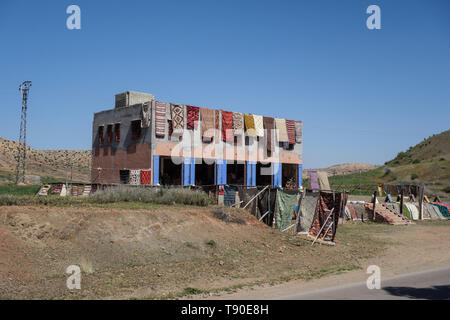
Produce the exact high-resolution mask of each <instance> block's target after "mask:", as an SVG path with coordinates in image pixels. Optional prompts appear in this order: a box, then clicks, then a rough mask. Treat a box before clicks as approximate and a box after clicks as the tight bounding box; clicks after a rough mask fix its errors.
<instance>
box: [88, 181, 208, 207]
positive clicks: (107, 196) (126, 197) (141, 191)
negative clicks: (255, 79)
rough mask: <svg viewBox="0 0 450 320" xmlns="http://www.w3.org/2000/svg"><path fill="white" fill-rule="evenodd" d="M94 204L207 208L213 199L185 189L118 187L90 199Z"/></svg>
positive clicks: (199, 192)
mask: <svg viewBox="0 0 450 320" xmlns="http://www.w3.org/2000/svg"><path fill="white" fill-rule="evenodd" d="M89 201H90V202H92V203H113V202H129V201H136V202H146V203H156V204H185V205H197V206H207V205H209V204H211V203H212V202H213V199H212V198H211V197H210V196H208V194H206V193H205V192H203V191H200V190H191V189H184V188H144V187H136V188H133V187H126V186H118V187H112V188H109V189H106V190H102V191H98V192H97V193H95V194H94V195H92V196H91V197H90V198H89Z"/></svg>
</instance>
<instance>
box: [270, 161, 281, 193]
mask: <svg viewBox="0 0 450 320" xmlns="http://www.w3.org/2000/svg"><path fill="white" fill-rule="evenodd" d="M281 173H282V167H281V163H279V162H274V163H273V175H272V181H273V186H274V187H281V183H282V177H281Z"/></svg>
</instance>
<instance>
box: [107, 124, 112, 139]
mask: <svg viewBox="0 0 450 320" xmlns="http://www.w3.org/2000/svg"><path fill="white" fill-rule="evenodd" d="M112 139H113V125H112V124H108V126H107V127H106V141H107V142H108V143H111V142H112Z"/></svg>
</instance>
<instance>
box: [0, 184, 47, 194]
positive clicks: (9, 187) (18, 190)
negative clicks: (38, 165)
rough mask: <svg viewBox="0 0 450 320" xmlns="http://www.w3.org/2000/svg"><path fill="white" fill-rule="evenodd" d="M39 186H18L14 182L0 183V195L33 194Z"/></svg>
mask: <svg viewBox="0 0 450 320" xmlns="http://www.w3.org/2000/svg"><path fill="white" fill-rule="evenodd" d="M39 188H40V186H33V185H32V186H18V185H16V184H12V183H11V184H3V185H0V195H2V194H9V195H35V194H36V193H37V192H38V191H39Z"/></svg>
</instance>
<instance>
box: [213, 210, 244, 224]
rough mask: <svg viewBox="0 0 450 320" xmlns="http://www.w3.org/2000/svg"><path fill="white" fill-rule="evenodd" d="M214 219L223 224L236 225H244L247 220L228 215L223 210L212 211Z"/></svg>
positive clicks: (231, 214) (228, 213)
mask: <svg viewBox="0 0 450 320" xmlns="http://www.w3.org/2000/svg"><path fill="white" fill-rule="evenodd" d="M212 213H213V215H214V217H216V218H217V219H220V220H222V221H225V222H231V223H237V224H246V223H247V220H246V219H245V218H240V217H237V216H236V215H234V214H233V213H230V212H228V211H226V210H224V209H215V210H213V211H212Z"/></svg>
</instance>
